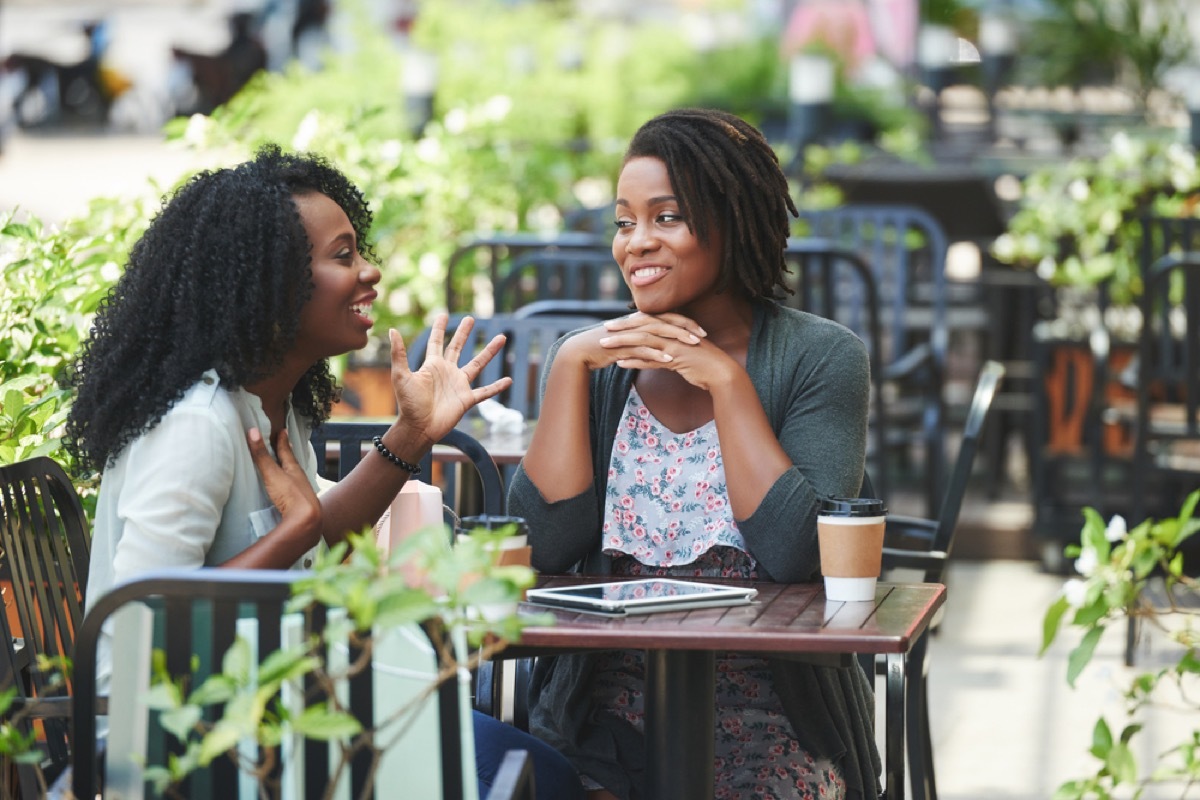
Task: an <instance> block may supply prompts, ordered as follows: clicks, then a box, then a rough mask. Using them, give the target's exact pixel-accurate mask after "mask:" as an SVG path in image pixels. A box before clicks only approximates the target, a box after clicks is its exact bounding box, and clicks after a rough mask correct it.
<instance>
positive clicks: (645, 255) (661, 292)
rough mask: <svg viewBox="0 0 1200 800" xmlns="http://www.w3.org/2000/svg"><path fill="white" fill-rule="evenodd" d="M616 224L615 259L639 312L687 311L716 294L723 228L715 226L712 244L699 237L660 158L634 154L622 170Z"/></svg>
mask: <svg viewBox="0 0 1200 800" xmlns="http://www.w3.org/2000/svg"><path fill="white" fill-rule="evenodd" d="M616 223H617V232H616V235H614V236H613V243H612V252H613V258H614V259H615V260H616V262H617V264H618V265H619V266H620V267H621V274H622V275H624V276H625V282H626V283H627V284H628V285H629V289H630V292H632V294H633V301H634V303H635V304H636V305H637V307H638V310H639V311H642V312H644V313H647V314H661V313H664V312H666V311H680V312H683V313H687V308H688V307H689V306H692V305H694V304H696V303H697V302H699V301H701V300H703V299H705V298H707V297H710V296H712V295H713V294H714V293H715V292H714V287H715V285H716V283H717V281H718V279H719V278H720V275H721V252H722V247H721V236H720V232H719V231H718V230H715V229H714V230H713V232H712V234H711V236H710V239H711V241H710V242H709V243H708V244H707V245H706V244H703V243H701V241H700V240H699V239H698V238H696V235H695V234H694V233H693V232H692V230H691V228H689V227H688V221H687V220H686V219H684V217H683V213H682V211H681V210H680V204H679V199H678V198H677V197H676V195H675V191H674V189H673V188H672V186H671V179H670V176H669V175H668V174H667V165H666V164H664V163H663V162H662V161H661V160H660V159H657V158H634V159H631V160H629V161H628V162H626V164H625V166H624V167H623V168H622V169H621V176H620V178H619V179H618V180H617V201H616ZM713 227H714V228H716V227H717V226H713Z"/></svg>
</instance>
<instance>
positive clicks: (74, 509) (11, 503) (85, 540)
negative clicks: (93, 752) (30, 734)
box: [0, 456, 91, 797]
mask: <svg viewBox="0 0 1200 800" xmlns="http://www.w3.org/2000/svg"><path fill="white" fill-rule="evenodd" d="M0 547H3V571H4V574H5V577H6V578H7V579H8V580H10V581H11V586H12V595H13V601H14V604H15V606H16V616H17V621H18V624H19V625H20V631H19V632H17V631H8V630H7V628H8V625H7V620H5V625H4V628H5V630H4V631H3V632H2V635H3V638H4V644H3V647H4V648H5V650H6V655H7V661H8V663H9V665H10V668H11V669H12V671H13V675H12V677H13V678H14V680H15V686H16V688H17V691H18V698H19V700H20V702H18V703H17V704H15V706H14V709H15V712H16V713H17V714H19V715H20V716H21V719H22V723H21V724H23V725H28V724H30V723H32V722H33V721H34V720H38V721H40V722H41V725H42V730H43V737H44V755H45V757H44V759H43V760H42V762H41V764H40V765H38V766H39V767H40V770H41V772H42V774H43V775H44V776H45V778H46V780H47V781H51V782H52V781H53V780H54V778H55V776H56V775H57V774H58V773H59V772H60V771H61V770H62V769H63V768H65V767H66V765H67V763H68V762H69V760H70V753H71V747H70V738H69V736H68V725H67V721H66V718H67V717H68V716H69V714H70V708H69V701H68V700H67V698H68V697H69V695H70V693H71V691H72V682H71V680H70V679H69V678H65V679H63V676H62V675H60V674H59V672H58V670H51V671H49V672H47V673H43V672H42V671H41V669H40V668H39V667H38V660H39V658H41V657H46V658H50V659H60V658H63V657H66V658H70V657H71V655H72V653H73V650H74V643H75V632H76V631H77V630H78V628H79V625H80V622H81V620H82V619H83V607H84V593H85V590H86V587H87V580H88V559H89V557H90V554H91V535H90V532H89V529H88V523H87V518H86V517H85V516H84V512H83V506H82V504H81V503H80V500H79V495H78V494H77V493H76V491H75V486H74V484H72V482H71V479H70V478H69V477H68V476H67V474H66V473H65V472H64V471H63V469H62V467H60V466H59V465H58V464H57V463H56V462H55V461H54V460H53V459H51V458H48V457H45V456H39V457H36V458H31V459H29V460H26V461H21V462H18V463H16V464H8V465H6V466H3V467H0ZM16 633H19V638H14V634H16ZM60 679H61V680H60ZM18 772H19V776H18V777H19V780H20V783H21V785H22V793H23V794H25V795H26V796H28V797H38V796H40V794H41V792H40V791H38V790H37V788H36V787H37V775H36V772H35V771H34V770H33V769H32V767H31V765H25V764H23V765H19V766H18ZM31 792H32V793H31Z"/></svg>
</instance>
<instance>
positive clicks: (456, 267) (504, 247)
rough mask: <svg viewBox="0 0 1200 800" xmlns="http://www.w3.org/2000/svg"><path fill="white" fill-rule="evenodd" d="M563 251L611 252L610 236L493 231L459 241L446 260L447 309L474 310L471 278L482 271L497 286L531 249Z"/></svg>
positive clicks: (562, 232)
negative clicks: (517, 261) (462, 241)
mask: <svg viewBox="0 0 1200 800" xmlns="http://www.w3.org/2000/svg"><path fill="white" fill-rule="evenodd" d="M535 250H536V251H546V252H554V251H557V252H565V251H576V250H588V251H593V252H594V251H597V250H600V251H603V252H606V253H609V254H610V259H611V236H609V237H604V236H600V235H599V234H595V233H589V232H586V231H559V232H555V233H552V234H541V233H529V232H524V233H493V234H488V235H483V236H476V237H474V238H472V239H470V240H469V241H466V242H464V243H463V244H461V245H460V246H459V247H458V248H457V249H455V251H454V252H453V253H452V254H451V255H450V258H449V260H448V261H447V263H446V284H445V289H446V308H448V309H450V311H451V312H452V313H453V312H474V311H475V310H476V306H475V296H474V292H473V290H472V285H471V284H472V279H473V277H474V276H475V275H477V274H479V273H481V272H482V273H483V274H484V275H486V276H487V278H488V282H489V283H490V285H491V286H493V287H495V286H497V285H498V284H499V283H500V281H501V279H502V278H503V276H504V275H506V274H508V272H509V267H510V265H511V264H512V262H513V260H514V259H516V258H518V257H519V256H520V255H522V254H523V253H528V252H530V251H535Z"/></svg>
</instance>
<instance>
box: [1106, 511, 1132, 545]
mask: <svg viewBox="0 0 1200 800" xmlns="http://www.w3.org/2000/svg"><path fill="white" fill-rule="evenodd" d="M1128 534H1129V530H1128V528H1126V527H1125V518H1124V517H1122V516H1121V515H1120V514H1113V518H1112V519H1110V520H1109V521H1108V527H1107V528H1105V529H1104V538H1105V539H1108V540H1109V541H1110V542H1119V541H1121V540H1122V539H1124V538H1125V537H1126V536H1127V535H1128Z"/></svg>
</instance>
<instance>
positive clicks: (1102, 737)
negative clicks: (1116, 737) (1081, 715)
mask: <svg viewBox="0 0 1200 800" xmlns="http://www.w3.org/2000/svg"><path fill="white" fill-rule="evenodd" d="M1112 746H1113V735H1112V729H1110V728H1109V727H1108V722H1107V721H1105V719H1104V717H1101V718H1100V719H1098V720H1096V724H1095V726H1093V728H1092V747H1091V749H1090V750H1089V751H1088V752H1090V753H1091V754H1092V755H1094V756H1095V757H1096V758H1098V759H1100V760H1101V761H1103V760H1105V759H1106V758H1108V751H1109V750H1111V749H1112Z"/></svg>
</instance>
